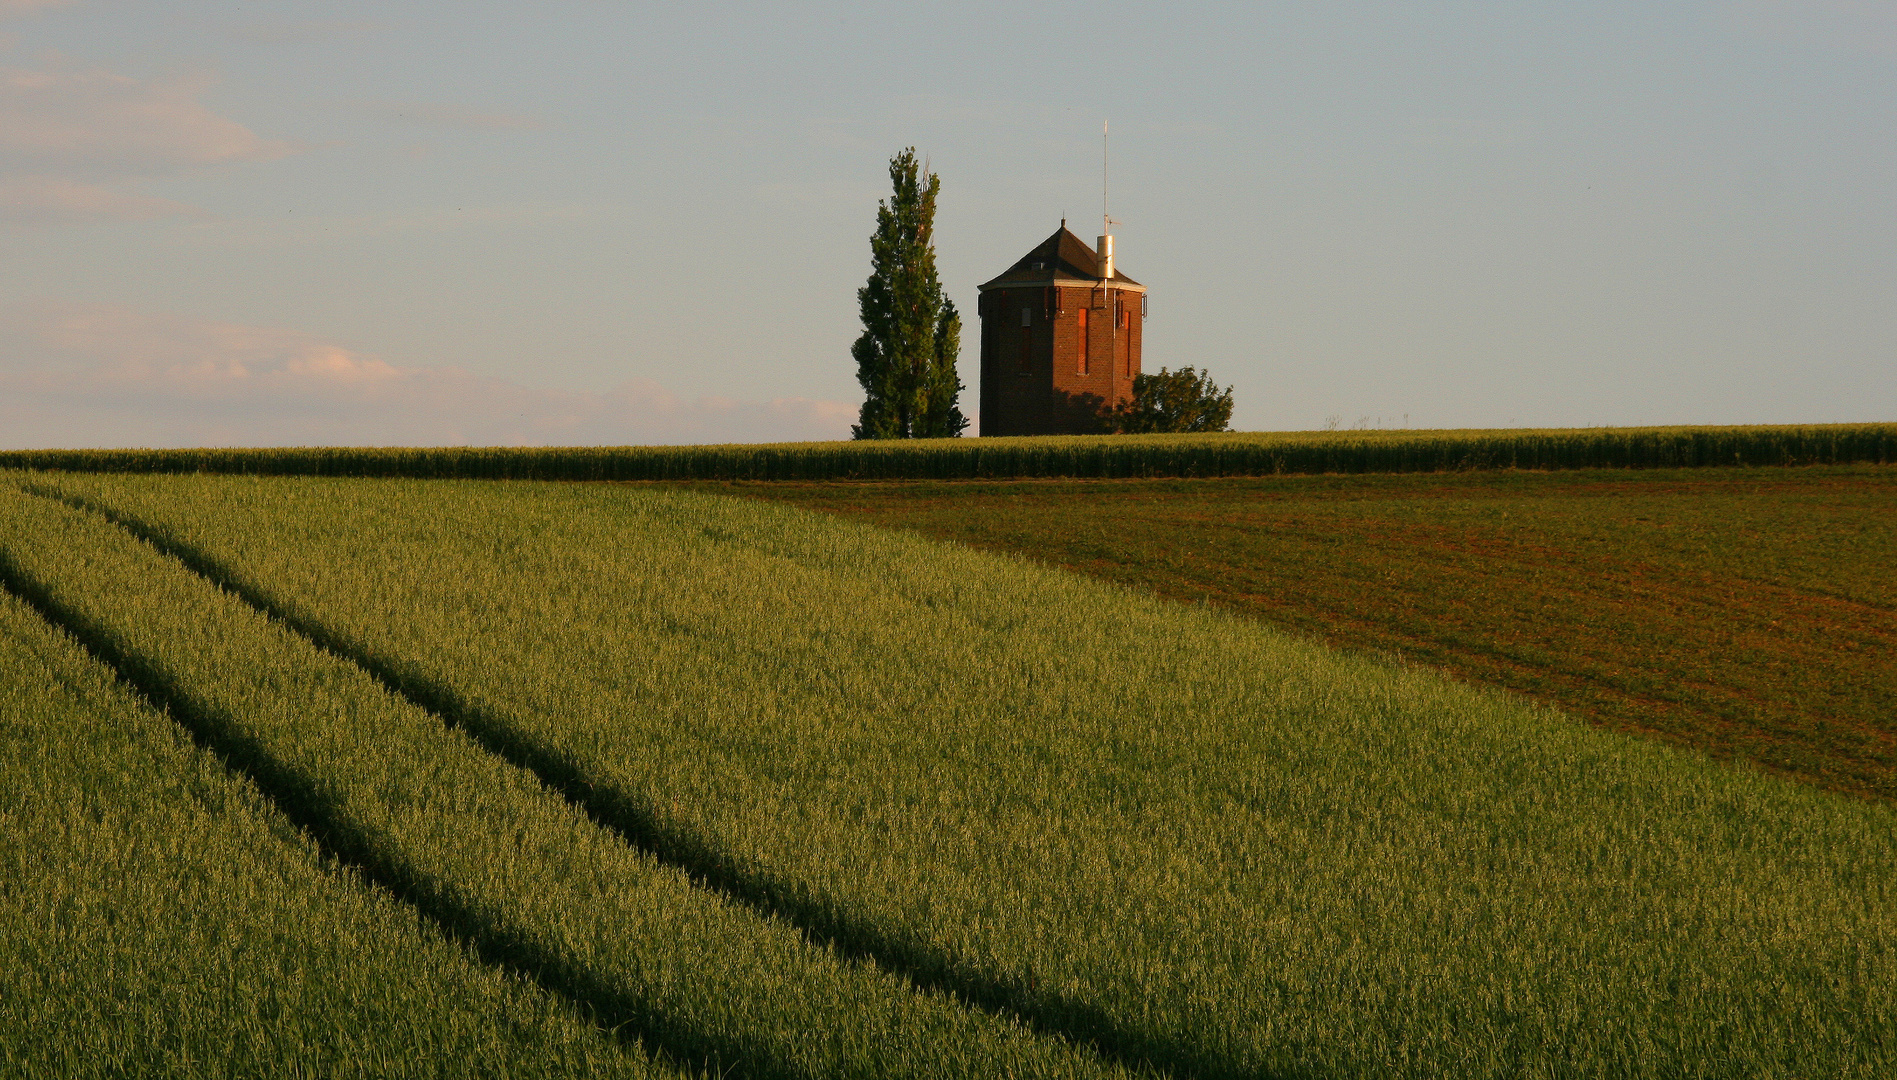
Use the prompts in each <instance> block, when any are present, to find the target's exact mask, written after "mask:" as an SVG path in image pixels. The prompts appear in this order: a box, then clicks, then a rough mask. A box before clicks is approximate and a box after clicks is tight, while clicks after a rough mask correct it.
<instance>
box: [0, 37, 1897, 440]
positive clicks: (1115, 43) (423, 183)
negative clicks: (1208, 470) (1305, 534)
mask: <svg viewBox="0 0 1897 1080" xmlns="http://www.w3.org/2000/svg"><path fill="white" fill-rule="evenodd" d="M1028 10H1030V11H1031V12H1032V14H1023V6H1022V5H1017V4H1005V5H1004V4H996V5H984V4H954V5H935V6H929V5H915V4H900V5H893V4H892V5H875V4H848V5H842V4H838V5H798V6H777V5H770V6H764V5H755V6H754V5H742V4H725V5H697V6H684V5H667V6H664V7H662V8H648V7H645V6H641V5H626V4H608V3H559V2H550V3H540V4H532V5H517V4H481V3H475V4H469V3H458V4H425V3H410V4H401V5H391V4H387V3H380V4H366V3H365V4H347V3H320V4H319V3H193V4H189V5H180V4H158V3H137V2H126V3H111V2H106V0H73V2H68V3H47V2H44V0H0V246H3V249H4V257H0V443H4V444H5V445H10V446H21V445H55V444H67V445H113V444H125V443H159V444H162V443H173V444H178V443H183V444H191V443H217V442H224V443H230V442H237V443H267V442H316V443H342V442H350V443H364V442H367V443H380V442H424V443H425V442H461V441H474V442H555V443H557V442H593V443H598V442H647V441H707V440H726V439H730V440H749V439H758V438H813V437H822V436H840V435H844V434H846V433H847V426H848V423H849V420H850V419H851V418H852V416H853V413H854V408H855V405H856V404H857V402H858V401H860V394H859V392H858V390H857V387H856V383H855V378H854V371H853V368H852V365H851V363H850V360H849V356H848V348H849V344H850V341H851V340H852V339H853V338H854V337H855V335H856V334H857V332H858V329H859V327H858V325H857V321H856V310H855V290H856V288H857V287H858V286H859V285H860V284H861V283H862V280H863V277H864V275H865V274H866V273H867V270H868V244H867V238H868V234H869V232H870V229H871V228H872V226H873V222H874V215H875V206H876V201H877V199H878V198H880V197H882V196H883V195H884V194H885V192H886V189H887V179H886V176H885V170H886V167H887V161H888V158H889V156H890V155H891V154H892V153H894V152H895V151H897V150H899V149H901V148H902V147H904V146H908V145H914V146H916V147H917V148H918V150H919V151H920V152H921V153H923V154H924V155H926V156H927V157H928V158H929V160H930V162H931V163H932V164H933V166H934V168H935V169H936V170H937V171H938V172H939V173H940V175H941V177H942V184H943V189H942V201H941V208H940V212H939V214H938V219H937V235H938V239H937V253H938V257H939V259H940V265H941V268H942V273H943V278H944V281H945V284H946V285H947V287H948V289H949V291H950V294H951V295H952V296H953V297H954V299H955V300H956V302H957V303H958V304H960V305H962V307H963V308H964V309H965V310H972V309H973V307H974V299H975V286H976V285H977V284H979V283H980V282H981V281H983V280H985V279H986V278H988V277H990V276H992V275H994V274H996V273H998V272H1000V271H1001V270H1002V269H1004V268H1005V267H1006V266H1008V265H1009V264H1010V263H1011V262H1012V261H1013V260H1014V259H1015V258H1016V257H1018V256H1019V255H1020V254H1021V253H1022V252H1024V251H1026V250H1027V249H1028V248H1029V247H1031V246H1032V245H1033V244H1035V243H1036V242H1037V241H1039V240H1040V239H1042V238H1043V237H1045V236H1046V235H1047V234H1048V233H1049V232H1051V231H1052V230H1053V229H1054V228H1055V227H1056V225H1057V224H1058V223H1059V219H1060V217H1061V215H1062V213H1063V212H1065V213H1066V214H1067V216H1068V217H1069V219H1070V220H1071V222H1072V224H1073V226H1074V231H1076V232H1078V233H1080V234H1081V235H1082V236H1084V237H1087V238H1089V239H1091V238H1092V237H1093V235H1094V234H1095V233H1096V232H1098V227H1097V223H1098V220H1099V214H1100V139H1099V131H1100V122H1101V120H1102V118H1103V117H1110V118H1111V120H1112V124H1113V135H1114V138H1113V177H1112V183H1113V210H1114V216H1115V217H1117V218H1120V219H1122V220H1123V222H1124V224H1122V225H1121V226H1119V227H1118V228H1117V230H1116V234H1117V238H1118V239H1117V255H1118V258H1119V262H1120V265H1121V267H1122V268H1123V269H1124V270H1125V271H1126V272H1127V273H1128V274H1130V275H1132V276H1133V277H1135V278H1137V279H1139V280H1140V281H1142V282H1144V283H1146V284H1147V285H1148V286H1149V287H1150V289H1151V305H1152V308H1151V311H1152V313H1151V317H1150V318H1149V320H1148V322H1147V328H1146V357H1145V360H1146V365H1147V367H1148V368H1149V369H1152V368H1157V367H1158V366H1160V365H1162V364H1165V365H1169V366H1175V367H1176V366H1179V365H1182V364H1193V365H1198V366H1201V367H1204V368H1208V369H1210V370H1211V372H1212V373H1213V374H1214V375H1215V376H1217V377H1218V378H1219V379H1220V380H1221V381H1223V382H1229V383H1232V384H1234V386H1235V387H1236V396H1237V400H1238V409H1237V413H1236V415H1235V417H1234V422H1235V425H1236V426H1239V427H1242V428H1249V429H1295V428H1314V427H1320V426H1323V425H1324V424H1325V423H1326V422H1327V420H1329V419H1330V418H1333V417H1335V418H1338V420H1339V421H1340V422H1341V424H1342V425H1343V426H1350V425H1352V424H1354V423H1357V422H1359V421H1360V420H1361V419H1363V418H1369V422H1370V423H1372V424H1376V423H1379V422H1380V423H1382V424H1383V425H1384V426H1398V425H1401V424H1403V423H1405V422H1407V424H1408V425H1409V426H1413V427H1449V426H1483V427H1486V426H1502V425H1535V426H1567V425H1590V424H1651V423H1751V422H1819V421H1854V420H1892V419H1897V3H1893V2H1890V0H1877V2H1873V0H1810V2H1792V0H1783V2H1772V0H1720V2H1709V3H1672V4H1652V3H1639V4H1632V3H1599V2H1594V3H1585V4H1583V3H1565V4H1454V3H1440V4H1426V5H1425V4H1353V3H1325V4H1304V5H1290V4H1242V5H1241V4H1232V5H1211V4H1200V5H1156V4H1150V3H1147V4H1134V5H1120V4H1114V3H1088V4H1071V5H1068V4H1045V5H1034V6H1032V7H1031V8H1029V9H1028ZM976 341H977V338H976V335H975V334H974V332H973V329H972V327H971V328H970V330H969V332H967V333H966V335H965V342H966V345H965V348H964V353H963V358H962V371H963V377H964V379H965V380H966V381H967V382H968V383H969V387H968V391H967V396H966V399H965V400H966V402H967V404H968V406H969V407H970V408H971V409H972V407H973V406H974V404H975V402H976V401H977V400H978V398H977V393H976V387H975V385H974V384H975V380H976V378H977V375H978V372H977V364H976V360H977V357H976V353H975V342H976Z"/></svg>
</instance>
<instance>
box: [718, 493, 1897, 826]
mask: <svg viewBox="0 0 1897 1080" xmlns="http://www.w3.org/2000/svg"><path fill="white" fill-rule="evenodd" d="M694 486H699V485H694ZM718 486H719V487H722V488H724V489H726V490H729V491H731V492H733V493H736V494H742V495H745V496H749V497H752V498H759V499H771V500H777V501H782V502H790V503H795V504H798V505H801V506H806V507H809V508H811V509H816V510H822V511H826V512H829V513H833V514H838V515H841V516H845V517H850V518H855V519H858V520H863V521H869V522H874V523H876V524H879V525H886V526H894V527H900V528H907V529H913V530H916V531H918V532H921V533H924V534H927V535H930V536H934V537H939V538H942V539H947V540H953V541H958V542H962V543H967V544H972V545H975V546H977V547H982V548H988V549H991V550H999V551H1008V552H1015V553H1018V554H1021V555H1024V556H1027V557H1029V558H1033V559H1037V560H1041V561H1044V562H1049V563H1053V564H1056V565H1059V566H1063V567H1067V568H1069V569H1073V570H1077V571H1080V572H1082V573H1086V574H1091V575H1094V576H1096V577H1100V578H1105V579H1108V580H1111V581H1117V582H1121V583H1124V584H1127V585H1131V586H1136V587H1140V588H1145V589H1152V590H1155V591H1157V592H1159V593H1161V594H1163V595H1165V596H1169V597H1172V598H1175V599H1178V600H1182V601H1187V602H1192V603H1209V604H1216V605H1221V606H1224V607H1228V608H1231V609H1234V610H1237V611H1242V612H1246V613H1248V614H1252V615H1256V616H1257V617H1259V618H1261V619H1265V620H1268V621H1270V622H1274V623H1277V624H1279V625H1282V626H1286V627H1291V628H1294V629H1297V630H1300V631H1304V632H1307V633H1310V634H1315V635H1318V636H1320V637H1322V638H1324V639H1325V640H1327V641H1329V642H1331V643H1333V644H1336V645H1339V646H1343V647H1347V648H1353V649H1360V650H1373V651H1379V652H1382V653H1386V654H1390V655H1393V656H1396V657H1400V658H1401V659H1403V660H1405V661H1411V662H1416V663H1422V664H1429V665H1433V666H1436V667H1440V668H1442V669H1444V670H1446V671H1448V672H1450V673H1451V674H1453V675H1455V676H1456V677H1458V678H1461V679H1465V680H1468V681H1472V682H1478V683H1484V684H1488V685H1491V686H1497V687H1502V688H1505V689H1508V690H1511V691H1515V692H1518V693H1522V694H1527V695H1529V696H1531V697H1534V698H1537V699H1539V700H1542V701H1545V702H1547V703H1549V704H1552V705H1555V706H1558V707H1559V708H1561V709H1564V710H1566V711H1568V712H1570V713H1572V714H1573V715H1576V716H1579V717H1582V718H1584V719H1586V720H1588V721H1589V722H1592V723H1594V724H1598V725H1600V726H1603V727H1607V728H1612V729H1617V730H1623V731H1632V732H1640V733H1644V734H1647V735H1651V736H1654V737H1656V738H1660V739H1664V740H1667V741H1670V742H1673V743H1677V744H1680V745H1684V746H1690V747H1696V748H1699V749H1701V750H1704V751H1707V752H1709V753H1711V754H1713V755H1715V756H1719V757H1724V758H1735V759H1743V760H1747V761H1751V762H1755V763H1757V764H1758V765H1760V766H1763V767H1765V768H1768V769H1771V770H1774V771H1777V772H1781V773H1785V774H1789V775H1792V776H1795V777H1798V778H1800V779H1803V780H1805V781H1808V782H1810V783H1813V784H1816V785H1818V786H1820V787H1824V788H1827V789H1831V790H1835V791H1839V792H1846V793H1850V794H1854V795H1859V796H1867V797H1873V798H1882V799H1891V798H1897V678H1894V676H1897V468H1893V467H1889V466H1875V465H1871V466H1814V467H1804V468H1728V469H1698V470H1665V471H1662V470H1653V471H1637V470H1590V471H1576V472H1559V473H1541V472H1476V473H1460V474H1423V475H1415V474H1412V475H1399V476H1374V475H1372V476H1290V477H1263V478H1226V479H1205V480H1094V481H1009V482H952V481H941V482H934V481H905V482H894V483H784V482H777V483H734V484H725V485H718ZM1155 645H1156V647H1162V648H1163V647H1164V645H1163V643H1155Z"/></svg>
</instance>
